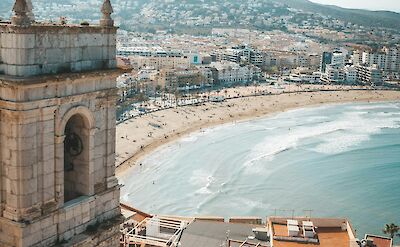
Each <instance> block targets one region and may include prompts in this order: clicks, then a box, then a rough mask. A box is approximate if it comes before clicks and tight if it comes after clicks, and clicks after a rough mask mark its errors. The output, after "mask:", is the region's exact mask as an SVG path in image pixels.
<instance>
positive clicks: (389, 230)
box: [383, 223, 400, 238]
mask: <svg viewBox="0 0 400 247" xmlns="http://www.w3.org/2000/svg"><path fill="white" fill-rule="evenodd" d="M399 231H400V227H399V226H397V225H396V224H394V223H391V224H386V225H385V229H383V233H384V234H387V235H389V236H390V238H394V236H395V235H398V236H399V234H397V233H398V232H399Z"/></svg>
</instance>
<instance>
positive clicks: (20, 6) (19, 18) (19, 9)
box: [11, 0, 31, 26]
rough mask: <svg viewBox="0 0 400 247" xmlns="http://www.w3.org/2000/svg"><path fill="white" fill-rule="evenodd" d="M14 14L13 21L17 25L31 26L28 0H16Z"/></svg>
mask: <svg viewBox="0 0 400 247" xmlns="http://www.w3.org/2000/svg"><path fill="white" fill-rule="evenodd" d="M13 11H14V16H13V17H12V18H11V23H12V24H13V25H16V26H29V25H30V24H31V20H30V19H29V17H28V15H27V14H28V12H29V7H28V5H27V3H26V0H16V1H15V4H14V7H13Z"/></svg>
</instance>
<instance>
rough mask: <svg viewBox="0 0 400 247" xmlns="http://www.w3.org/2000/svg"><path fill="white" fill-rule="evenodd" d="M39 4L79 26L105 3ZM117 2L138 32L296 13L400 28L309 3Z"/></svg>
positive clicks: (120, 14)
mask: <svg viewBox="0 0 400 247" xmlns="http://www.w3.org/2000/svg"><path fill="white" fill-rule="evenodd" d="M33 2H34V6H35V8H36V10H35V14H36V16H38V17H39V18H41V19H52V20H58V18H59V17H60V16H68V18H69V19H70V20H71V21H73V22H79V21H82V20H89V21H94V20H98V18H99V17H100V13H99V6H100V4H101V1H97V0H96V1H95V0H92V1H80V0H51V1H50V0H34V1H33ZM49 2H50V3H49ZM112 2H113V5H114V9H115V16H116V19H117V20H119V21H120V23H121V24H122V25H124V26H127V27H131V28H133V29H136V28H138V25H142V26H161V27H170V28H175V27H184V26H191V25H190V23H191V22H192V21H193V20H198V22H199V23H200V24H198V25H197V26H199V28H200V27H205V26H229V27H245V26H250V27H255V28H259V29H269V28H281V25H280V23H277V24H276V23H274V24H273V25H272V24H269V23H268V19H269V18H271V17H274V16H275V17H276V16H287V15H290V11H292V10H302V11H305V12H309V13H312V14H317V15H322V16H329V17H331V18H334V19H338V20H340V21H343V22H346V23H348V22H351V23H353V24H358V25H363V26H366V27H385V28H398V27H399V26H400V14H399V13H395V12H390V11H368V10H356V9H344V8H340V7H336V6H330V5H321V4H316V3H313V2H310V1H308V0H252V1H237V0H225V1H218V0H152V1H144V0H136V1H135V0H112ZM12 3H13V0H1V1H0V17H3V18H9V16H10V14H11V12H10V10H11V8H12ZM295 12H296V11H295ZM294 14H295V13H294ZM221 17H223V18H222V19H221ZM225 17H226V18H225ZM256 17H258V19H257V18H256ZM210 18H212V19H211V21H209V19H210ZM213 18H214V19H215V20H214V19H213ZM260 18H261V19H260ZM263 20H266V21H263ZM266 23H267V24H266ZM275 24H276V25H275Z"/></svg>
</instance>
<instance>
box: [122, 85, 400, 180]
mask: <svg viewBox="0 0 400 247" xmlns="http://www.w3.org/2000/svg"><path fill="white" fill-rule="evenodd" d="M306 89H307V90H309V89H312V90H320V89H324V90H337V91H316V92H292V93H288V91H289V90H290V91H304V90H306ZM354 89H356V88H354V87H343V86H341V87H339V86H297V87H296V86H291V88H289V86H285V88H284V89H276V88H273V87H267V86H264V87H257V88H255V87H247V88H234V89H229V90H227V91H225V90H224V91H223V92H220V95H224V96H226V97H229V96H230V97H232V96H237V95H238V94H239V95H241V96H243V95H254V93H255V91H257V92H261V91H263V92H271V93H282V92H283V90H284V91H285V93H282V94H279V95H265V96H256V97H255V96H251V97H243V98H234V99H229V100H226V101H225V102H220V103H204V104H201V105H198V106H184V107H179V108H173V109H166V110H162V111H158V112H154V113H149V114H147V115H143V116H140V117H136V118H133V119H130V120H128V121H126V122H124V123H121V124H119V125H118V126H117V132H116V165H117V171H116V174H117V176H121V175H122V174H123V173H124V172H125V171H127V169H129V168H130V167H132V166H134V165H137V164H140V159H142V158H143V157H144V156H146V155H148V154H149V153H151V152H153V151H154V150H155V149H157V148H158V147H160V146H162V145H164V144H167V143H170V142H173V141H176V140H177V139H179V138H181V137H183V136H185V135H188V134H189V133H192V132H195V131H199V130H201V129H205V128H210V127H213V126H217V125H221V124H224V123H232V122H238V121H244V120H249V119H254V118H258V117H263V116H266V115H269V114H275V113H280V112H283V111H286V110H289V109H293V108H300V107H307V106H315V105H320V104H327V103H346V102H375V101H395V100H400V91H386V90H385V91H376V90H354Z"/></svg>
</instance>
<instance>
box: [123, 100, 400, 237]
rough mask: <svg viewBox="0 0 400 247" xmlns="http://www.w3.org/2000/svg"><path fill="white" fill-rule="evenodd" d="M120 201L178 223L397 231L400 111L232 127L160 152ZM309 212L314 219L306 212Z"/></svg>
mask: <svg viewBox="0 0 400 247" xmlns="http://www.w3.org/2000/svg"><path fill="white" fill-rule="evenodd" d="M121 180H122V183H124V184H125V186H124V187H123V188H122V200H123V201H126V202H129V203H131V204H132V205H134V206H135V207H137V208H140V209H142V210H144V211H148V212H151V213H158V214H174V215H217V216H226V217H228V216H246V215H247V216H260V217H266V216H268V215H275V214H278V215H287V216H289V215H291V214H292V211H291V210H294V214H295V215H301V216H303V215H310V212H311V216H314V217H348V218H349V219H350V220H351V222H352V223H353V225H354V227H355V228H356V229H357V232H358V233H359V237H362V236H363V234H364V233H366V232H368V233H375V234H382V230H381V229H382V228H383V226H384V225H385V224H386V223H390V222H395V223H397V224H400V103H371V104H367V103H358V104H343V105H327V106H321V107H317V108H303V109H298V110H292V111H289V112H285V113H282V114H279V115H276V116H274V117H270V118H264V119H257V120H254V121H249V122H242V123H237V124H229V125H223V126H219V127H217V128H213V129H209V130H206V131H204V132H199V133H195V134H192V135H190V136H188V137H186V138H184V139H182V140H180V141H179V142H177V143H175V144H172V145H170V146H166V147H163V148H162V149H159V150H157V151H156V152H155V153H153V154H152V155H150V156H148V157H147V158H146V159H144V160H143V165H142V166H140V167H136V168H134V169H132V170H131V171H130V172H129V173H128V174H126V175H125V176H124V177H123V178H122V179H121ZM304 210H312V211H304Z"/></svg>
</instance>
